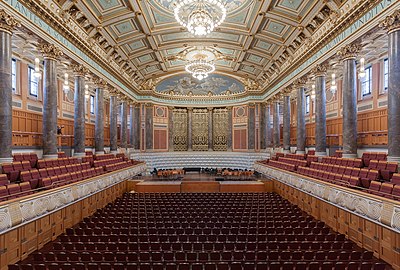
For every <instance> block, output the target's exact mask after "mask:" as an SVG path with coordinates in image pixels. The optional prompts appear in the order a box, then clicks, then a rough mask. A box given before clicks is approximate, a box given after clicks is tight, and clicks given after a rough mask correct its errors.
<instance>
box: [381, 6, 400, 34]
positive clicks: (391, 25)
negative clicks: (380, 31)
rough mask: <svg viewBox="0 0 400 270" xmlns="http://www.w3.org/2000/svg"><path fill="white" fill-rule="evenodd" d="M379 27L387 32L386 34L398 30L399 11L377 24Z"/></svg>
mask: <svg viewBox="0 0 400 270" xmlns="http://www.w3.org/2000/svg"><path fill="white" fill-rule="evenodd" d="M379 27H382V28H384V29H386V30H387V32H388V33H391V32H395V31H399V30H400V10H399V9H397V10H396V11H395V12H393V14H392V15H389V16H387V17H386V18H385V19H384V20H383V21H381V22H380V23H379Z"/></svg>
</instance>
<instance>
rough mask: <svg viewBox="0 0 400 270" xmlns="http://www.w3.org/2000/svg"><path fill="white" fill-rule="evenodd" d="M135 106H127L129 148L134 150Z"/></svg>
mask: <svg viewBox="0 0 400 270" xmlns="http://www.w3.org/2000/svg"><path fill="white" fill-rule="evenodd" d="M134 115H135V105H134V104H130V105H129V146H130V147H131V148H133V149H134V148H135V143H134V141H135V132H134V125H135V122H134V121H135V118H134Z"/></svg>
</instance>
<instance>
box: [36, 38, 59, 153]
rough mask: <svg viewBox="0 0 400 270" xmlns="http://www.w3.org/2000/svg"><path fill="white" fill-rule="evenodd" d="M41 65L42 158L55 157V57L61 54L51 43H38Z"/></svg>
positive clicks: (56, 90) (56, 87)
mask: <svg viewBox="0 0 400 270" xmlns="http://www.w3.org/2000/svg"><path fill="white" fill-rule="evenodd" d="M39 47H40V51H41V52H42V54H43V57H44V65H43V121H42V122H43V123H42V133H43V136H42V142H43V158H44V159H46V158H57V94H58V82H57V59H58V58H59V57H60V56H62V55H63V53H62V51H61V50H60V48H58V47H56V46H54V45H53V44H40V46H39Z"/></svg>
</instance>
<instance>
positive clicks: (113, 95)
mask: <svg viewBox="0 0 400 270" xmlns="http://www.w3.org/2000/svg"><path fill="white" fill-rule="evenodd" d="M108 92H109V93H110V96H111V97H116V96H117V95H118V93H119V92H118V91H117V89H115V88H112V87H110V88H109V89H108Z"/></svg>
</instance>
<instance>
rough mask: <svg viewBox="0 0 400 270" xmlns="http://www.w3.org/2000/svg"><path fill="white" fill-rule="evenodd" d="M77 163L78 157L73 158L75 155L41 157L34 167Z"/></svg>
mask: <svg viewBox="0 0 400 270" xmlns="http://www.w3.org/2000/svg"><path fill="white" fill-rule="evenodd" d="M77 163H79V160H78V158H75V157H66V158H55V159H42V160H38V162H37V166H36V167H37V168H38V169H43V168H50V167H58V166H65V165H71V164H77Z"/></svg>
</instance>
